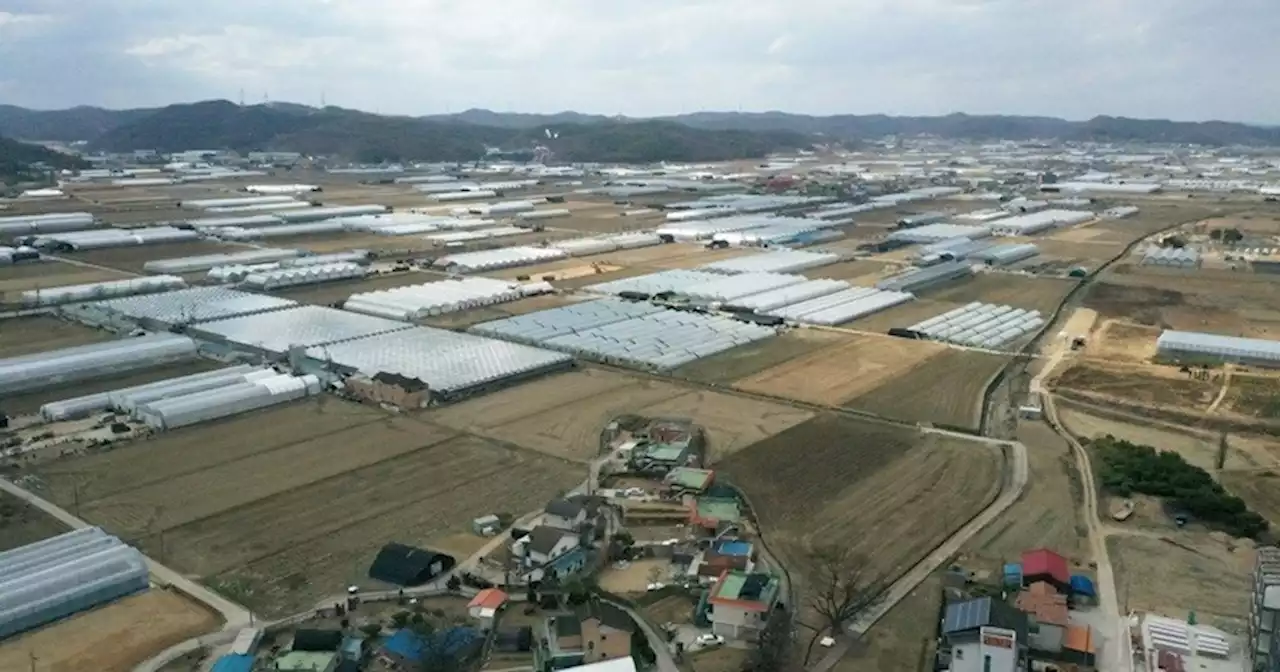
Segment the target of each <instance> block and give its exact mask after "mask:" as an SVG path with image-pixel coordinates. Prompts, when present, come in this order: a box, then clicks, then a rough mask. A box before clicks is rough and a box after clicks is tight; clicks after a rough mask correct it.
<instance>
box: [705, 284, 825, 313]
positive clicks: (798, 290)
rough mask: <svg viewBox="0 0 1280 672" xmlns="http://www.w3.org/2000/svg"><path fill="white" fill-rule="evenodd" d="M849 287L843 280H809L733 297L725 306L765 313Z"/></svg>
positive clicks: (732, 308)
mask: <svg viewBox="0 0 1280 672" xmlns="http://www.w3.org/2000/svg"><path fill="white" fill-rule="evenodd" d="M846 289H849V283H847V282H845V281H843V280H829V279H819V280H809V281H807V282H801V283H798V284H794V285H788V286H786V287H780V288H778V289H772V290H769V291H767V292H761V293H759V294H752V295H750V296H744V297H742V298H740V299H735V300H733V301H731V302H730V304H729V305H726V306H725V307H726V308H728V309H730V310H744V311H752V312H757V313H765V312H768V311H771V310H776V309H778V308H782V307H783V306H789V305H792V304H795V303H802V302H804V301H809V300H811V299H816V298H818V297H820V296H827V295H829V294H835V293H836V292H839V291H843V290H846Z"/></svg>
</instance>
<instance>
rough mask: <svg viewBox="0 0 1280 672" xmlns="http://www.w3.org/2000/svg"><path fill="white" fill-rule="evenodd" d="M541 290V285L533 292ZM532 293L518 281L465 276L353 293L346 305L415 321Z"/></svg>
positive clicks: (511, 299) (384, 315)
mask: <svg viewBox="0 0 1280 672" xmlns="http://www.w3.org/2000/svg"><path fill="white" fill-rule="evenodd" d="M540 292H541V289H539V290H538V291H537V292H532V293H540ZM529 293H530V292H526V291H525V288H524V287H522V286H521V285H520V283H516V282H508V281H505V280H494V279H492V278H478V277H477V278H461V279H457V280H439V281H436V282H428V283H424V284H421V285H408V286H405V287H395V288H393V289H383V290H378V291H375V292H364V293H361V294H352V295H351V298H349V299H347V301H346V303H344V304H342V307H343V308H344V309H345V310H350V311H353V312H357V313H364V314H366V315H377V316H379V317H386V318H390V319H393V320H405V321H412V320H418V319H422V318H426V317H431V316H434V315H443V314H445V313H453V312H457V311H461V310H470V309H472V308H481V307H484V306H491V305H494V304H498V303H507V302H509V301H516V300H518V299H521V298H524V297H525V296H526V295H528V294H529Z"/></svg>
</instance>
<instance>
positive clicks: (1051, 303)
mask: <svg viewBox="0 0 1280 672" xmlns="http://www.w3.org/2000/svg"><path fill="white" fill-rule="evenodd" d="M1076 283H1077V281H1076V280H1073V279H1066V278H1029V277H1023V276H1018V275H1011V274H1008V273H979V274H977V275H975V276H974V277H973V279H971V280H969V281H967V282H962V283H959V284H944V285H941V286H939V287H937V288H931V289H927V290H925V291H924V292H922V293H921V295H922V296H923V297H924V298H927V299H933V300H938V301H948V302H951V303H957V304H960V305H964V304H966V303H969V302H970V301H981V302H983V303H995V304H1003V305H1009V306H1013V307H1014V308H1026V309H1028V310H1038V311H1040V312H1041V313H1042V314H1044V315H1045V316H1048V315H1050V314H1051V313H1052V312H1053V311H1054V310H1055V309H1056V308H1057V307H1058V306H1059V305H1060V304H1061V303H1062V300H1063V298H1065V297H1066V295H1067V292H1070V291H1071V288H1072V287H1075V285H1076Z"/></svg>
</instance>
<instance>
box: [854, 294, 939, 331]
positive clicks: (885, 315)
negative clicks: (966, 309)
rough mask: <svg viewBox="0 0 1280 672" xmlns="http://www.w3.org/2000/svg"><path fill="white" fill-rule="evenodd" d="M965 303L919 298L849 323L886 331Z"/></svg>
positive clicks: (861, 329)
mask: <svg viewBox="0 0 1280 672" xmlns="http://www.w3.org/2000/svg"><path fill="white" fill-rule="evenodd" d="M963 305H964V304H963V303H952V302H950V301H934V300H932V299H917V300H915V301H908V302H906V303H903V304H900V305H897V306H894V307H893V308H890V309H888V310H882V311H880V312H878V313H873V314H871V315H868V316H866V317H862V318H858V319H857V320H854V321H853V323H852V324H850V325H849V328H850V329H857V330H858V331H874V332H877V333H884V332H887V331H889V330H890V329H892V328H894V327H909V326H911V325H913V324H915V323H916V322H922V321H924V320H927V319H929V318H931V317H934V316H935V315H941V314H943V313H945V312H947V311H948V310H951V309H953V308H959V307H960V306H963Z"/></svg>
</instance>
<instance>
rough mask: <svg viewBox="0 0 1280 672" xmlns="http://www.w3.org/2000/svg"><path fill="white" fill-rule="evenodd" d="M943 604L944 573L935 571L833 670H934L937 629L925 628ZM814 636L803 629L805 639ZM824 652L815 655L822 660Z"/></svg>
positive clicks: (803, 639)
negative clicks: (862, 644) (931, 664)
mask: <svg viewBox="0 0 1280 672" xmlns="http://www.w3.org/2000/svg"><path fill="white" fill-rule="evenodd" d="M941 607H942V575H941V573H940V572H934V573H933V574H930V575H929V578H927V579H925V580H924V582H923V583H921V584H920V585H918V586H916V589H915V590H913V591H911V592H910V593H908V594H907V596H906V597H904V598H903V599H902V601H901V602H899V603H898V604H896V605H894V607H893V608H892V609H890V610H889V612H888V613H886V614H885V615H884V618H881V619H880V620H879V621H877V622H876V624H875V625H874V626H872V627H871V630H869V631H868V632H867V634H866V636H865V638H864V641H865V642H866V646H865V647H852V648H850V650H849V651H848V652H847V653H846V654H845V656H844V657H843V658H841V659H840V660H839V662H837V663H836V665H835V667H833V668H831V669H832V672H868V671H869V670H875V672H919V670H927V669H931V667H930V660H931V658H930V656H932V655H933V651H934V649H935V647H936V644H935V643H934V633H933V629H932V628H929V627H922V626H921V624H922V623H932V622H933V621H934V619H937V618H938V613H939V609H940V608H941ZM809 636H810V635H809V634H808V633H807V632H802V639H801V641H802V642H805V643H807V638H808V637H809ZM823 653H824V652H823V651H822V650H820V649H819V650H818V652H817V653H815V654H814V658H815V659H819V656H821V655H822V654H823Z"/></svg>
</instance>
